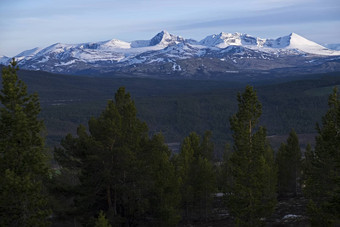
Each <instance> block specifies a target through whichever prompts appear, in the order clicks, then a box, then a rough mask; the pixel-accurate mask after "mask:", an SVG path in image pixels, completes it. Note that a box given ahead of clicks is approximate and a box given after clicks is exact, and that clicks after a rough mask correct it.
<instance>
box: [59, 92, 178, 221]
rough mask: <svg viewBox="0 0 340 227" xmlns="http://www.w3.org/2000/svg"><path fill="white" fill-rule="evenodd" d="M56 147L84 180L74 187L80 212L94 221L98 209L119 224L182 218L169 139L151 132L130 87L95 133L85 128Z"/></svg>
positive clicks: (93, 125)
mask: <svg viewBox="0 0 340 227" xmlns="http://www.w3.org/2000/svg"><path fill="white" fill-rule="evenodd" d="M61 145H62V148H59V149H56V150H55V157H56V159H57V161H58V163H59V164H60V165H61V166H62V167H63V169H65V168H66V169H68V170H70V171H69V172H71V173H74V174H75V176H76V177H78V179H79V183H78V184H76V187H74V190H75V191H76V192H77V194H76V195H75V207H76V211H77V212H76V213H75V214H74V215H77V216H78V217H79V218H80V220H81V222H83V223H88V222H89V221H90V219H89V218H91V217H94V216H96V213H97V211H98V210H103V211H104V212H105V213H106V214H107V218H108V220H109V221H110V222H111V224H112V225H113V226H135V225H138V224H146V225H151V226H174V225H176V224H177V222H178V221H179V212H178V203H179V181H178V178H177V176H176V175H175V169H174V166H173V165H172V163H171V162H170V151H169V149H168V147H167V146H166V145H165V144H164V140H163V137H162V136H161V135H156V136H154V137H153V138H152V139H149V138H148V136H147V126H146V124H145V123H142V122H141V121H140V120H139V119H138V118H137V116H136V108H135V105H134V103H133V101H132V100H131V97H130V95H129V94H127V93H125V89H124V88H119V89H118V91H117V93H116V95H115V100H114V101H113V100H110V101H109V102H108V105H107V107H106V109H105V110H104V111H103V112H102V114H101V115H100V116H99V117H98V118H94V117H92V118H91V119H90V120H89V132H87V131H86V128H85V127H84V126H80V127H79V128H78V131H77V137H76V138H74V137H73V136H72V135H68V136H66V137H65V139H63V140H62V142H61Z"/></svg>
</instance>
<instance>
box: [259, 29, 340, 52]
mask: <svg viewBox="0 0 340 227" xmlns="http://www.w3.org/2000/svg"><path fill="white" fill-rule="evenodd" d="M264 46H265V47H269V48H276V49H288V50H289V49H291V50H297V51H302V52H305V53H308V54H316V55H328V56H330V55H340V52H337V51H333V50H329V49H327V48H326V47H323V46H321V45H319V44H317V43H315V42H313V41H310V40H308V39H306V38H304V37H302V36H300V35H298V34H296V33H291V34H289V35H288V36H283V37H279V38H277V39H275V40H273V39H267V40H266V42H265V44H264Z"/></svg>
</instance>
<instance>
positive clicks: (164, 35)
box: [149, 31, 184, 46]
mask: <svg viewBox="0 0 340 227" xmlns="http://www.w3.org/2000/svg"><path fill="white" fill-rule="evenodd" d="M181 42H184V39H183V38H182V37H180V36H176V35H172V34H170V33H169V32H167V31H161V32H160V33H158V34H157V35H156V36H154V37H153V38H152V39H151V40H150V43H149V45H150V46H156V45H162V46H169V45H174V44H178V43H181Z"/></svg>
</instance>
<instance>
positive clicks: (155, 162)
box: [138, 134, 180, 226]
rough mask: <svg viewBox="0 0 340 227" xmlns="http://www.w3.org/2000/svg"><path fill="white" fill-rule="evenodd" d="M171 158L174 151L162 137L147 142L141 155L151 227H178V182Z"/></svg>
mask: <svg viewBox="0 0 340 227" xmlns="http://www.w3.org/2000/svg"><path fill="white" fill-rule="evenodd" d="M170 156H171V151H170V150H169V148H168V146H167V145H166V144H165V143H164V138H163V136H162V135H160V134H157V135H154V136H153V137H152V138H151V139H150V140H147V141H145V144H144V145H143V148H142V150H141V152H139V153H138V160H140V163H139V164H140V167H139V171H140V172H141V173H142V176H141V179H142V189H143V197H144V198H147V201H148V202H147V204H148V206H147V207H146V208H145V210H147V211H146V215H145V216H146V217H147V218H149V220H150V221H149V222H147V223H146V224H147V225H148V226H176V225H177V223H178V222H179V220H180V214H179V203H180V192H179V179H178V177H177V176H176V173H175V167H174V165H173V163H172V162H170Z"/></svg>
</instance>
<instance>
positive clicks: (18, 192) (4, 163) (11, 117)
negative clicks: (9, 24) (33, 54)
mask: <svg viewBox="0 0 340 227" xmlns="http://www.w3.org/2000/svg"><path fill="white" fill-rule="evenodd" d="M17 70H18V67H17V66H16V62H15V61H14V59H13V61H12V62H11V65H10V66H8V68H3V69H2V90H1V93H0V102H1V106H0V185H1V187H0V226H48V225H49V223H48V221H47V217H48V215H49V213H50V212H49V210H48V207H47V198H46V191H45V188H44V186H43V181H44V180H46V178H47V176H48V167H47V165H46V163H47V157H46V154H45V148H44V140H43V138H42V136H41V132H42V129H43V122H42V121H40V120H38V114H39V112H40V106H39V101H38V96H37V94H33V95H28V94H27V87H26V85H25V84H24V83H23V82H22V81H21V80H19V79H18V76H17Z"/></svg>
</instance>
